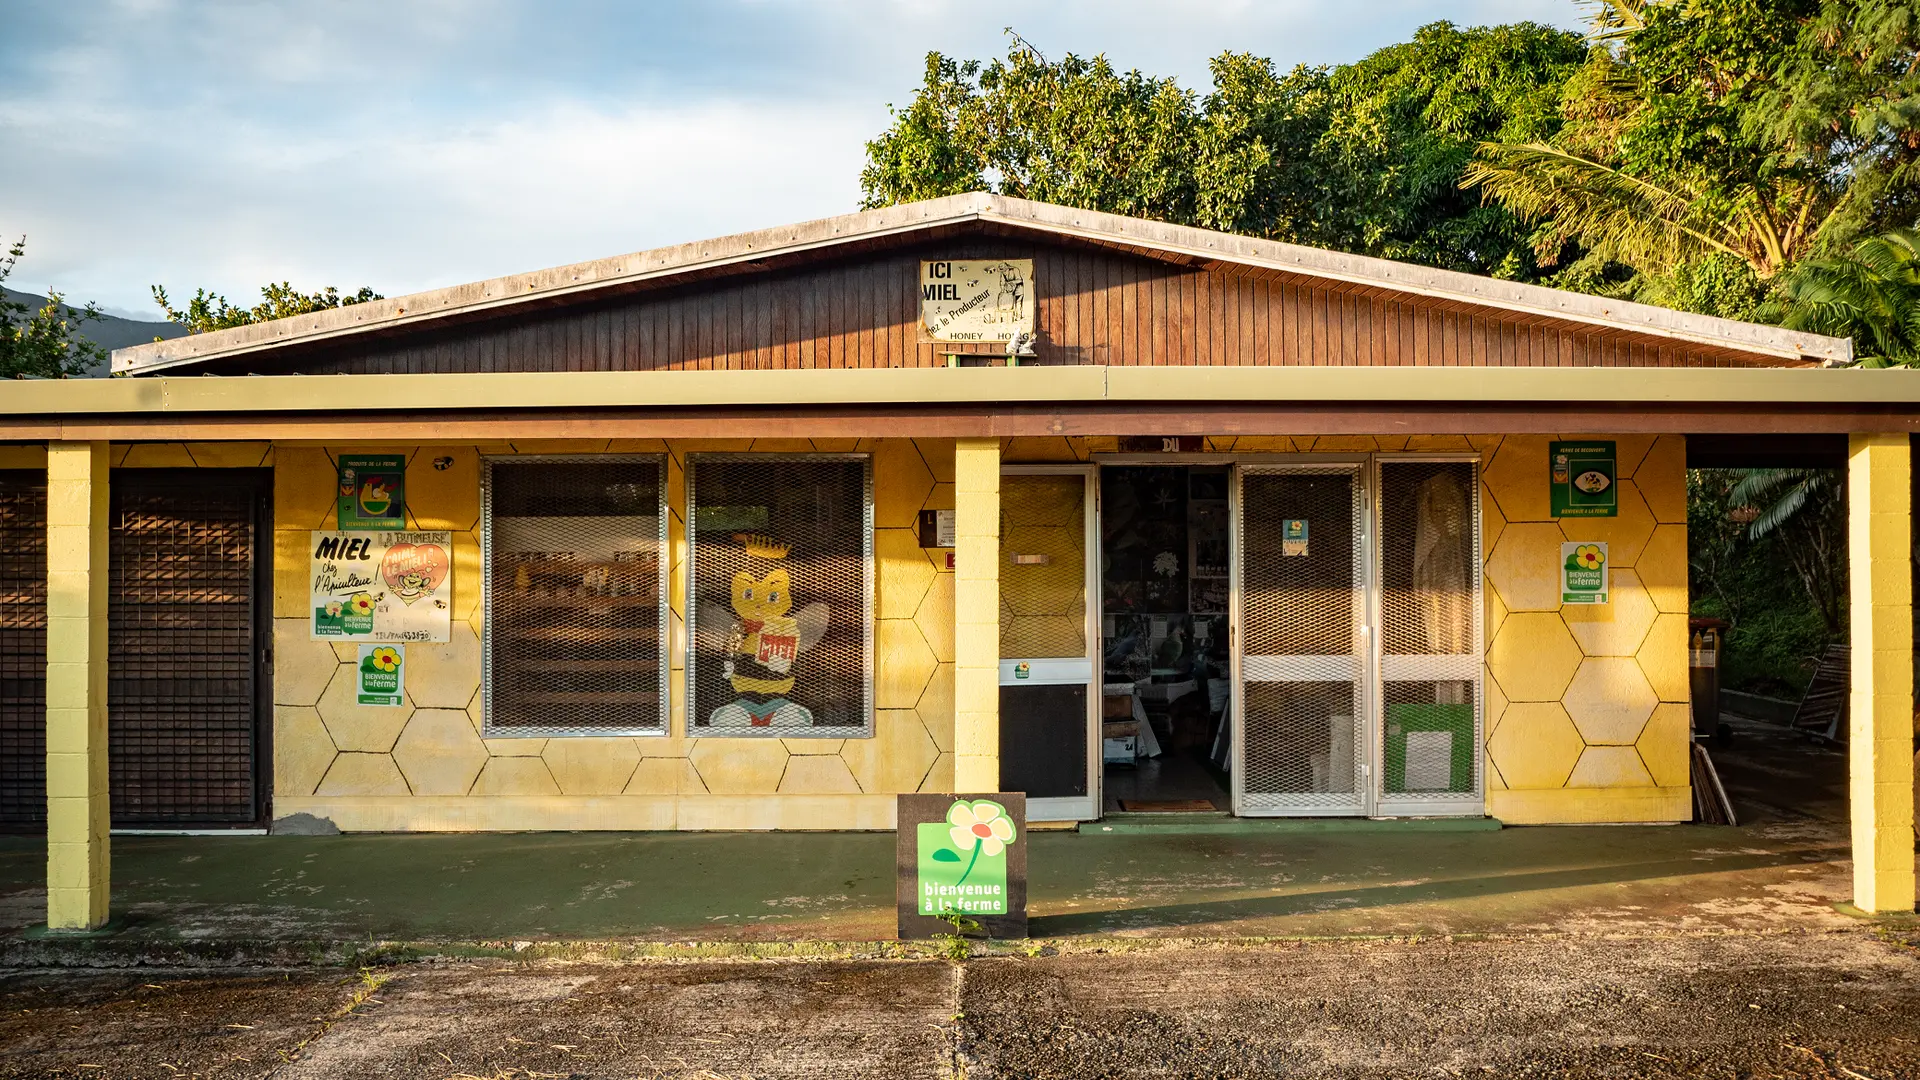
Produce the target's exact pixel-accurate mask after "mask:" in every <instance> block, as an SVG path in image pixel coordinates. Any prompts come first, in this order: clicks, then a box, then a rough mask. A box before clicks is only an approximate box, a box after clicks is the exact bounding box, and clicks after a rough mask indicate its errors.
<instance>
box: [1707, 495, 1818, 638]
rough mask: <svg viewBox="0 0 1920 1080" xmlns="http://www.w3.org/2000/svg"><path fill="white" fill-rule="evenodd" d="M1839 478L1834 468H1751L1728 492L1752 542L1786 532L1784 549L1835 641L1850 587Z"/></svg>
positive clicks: (1736, 517) (1731, 505)
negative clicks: (1843, 598) (1843, 597)
mask: <svg viewBox="0 0 1920 1080" xmlns="http://www.w3.org/2000/svg"><path fill="white" fill-rule="evenodd" d="M1837 476H1838V474H1837V473H1835V472H1834V471H1833V470H1831V469H1750V470H1748V471H1747V472H1746V474H1745V475H1744V476H1742V477H1740V479H1738V480H1736V481H1735V482H1734V485H1733V487H1732V488H1731V489H1729V490H1728V491H1727V506H1728V508H1729V510H1730V511H1731V516H1732V517H1733V518H1734V520H1736V521H1745V522H1746V523H1747V538H1748V539H1750V540H1759V539H1761V538H1762V537H1765V536H1768V535H1770V534H1773V533H1776V532H1777V533H1779V534H1781V535H1780V539H1781V541H1782V543H1781V544H1780V547H1781V549H1782V550H1783V551H1784V552H1785V554H1786V556H1787V561H1788V562H1789V563H1791V564H1792V566H1793V570H1794V573H1795V574H1797V575H1798V576H1799V578H1800V585H1801V587H1802V588H1803V589H1804V590H1805V591H1806V595H1807V599H1808V600H1809V601H1811V602H1812V603H1813V606H1814V608H1815V609H1816V610H1818V611H1819V612H1820V617H1821V619H1822V620H1823V621H1825V623H1826V625H1827V635H1828V637H1829V638H1830V639H1837V638H1838V637H1839V636H1840V632H1841V627H1840V594H1841V592H1842V590H1844V589H1845V588H1846V579H1845V569H1844V567H1843V565H1842V563H1841V551H1840V548H1841V545H1842V544H1843V543H1844V542H1845V534H1844V530H1843V529H1842V528H1841V527H1840V488H1839V484H1838V482H1837Z"/></svg>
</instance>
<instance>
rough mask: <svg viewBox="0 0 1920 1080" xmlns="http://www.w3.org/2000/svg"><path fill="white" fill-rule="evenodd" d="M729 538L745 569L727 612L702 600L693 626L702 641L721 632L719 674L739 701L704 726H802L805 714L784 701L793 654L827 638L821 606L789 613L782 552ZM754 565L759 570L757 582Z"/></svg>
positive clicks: (747, 536) (754, 538)
mask: <svg viewBox="0 0 1920 1080" xmlns="http://www.w3.org/2000/svg"><path fill="white" fill-rule="evenodd" d="M734 539H735V540H737V541H739V543H740V545H741V547H742V548H743V549H744V551H745V553H746V556H747V559H748V560H749V566H748V568H747V569H743V570H740V571H739V572H737V573H735V574H734V575H733V590H732V593H733V595H732V601H733V610H732V611H731V612H729V611H727V610H726V609H724V608H722V607H720V606H719V605H718V604H714V603H710V602H706V601H704V600H703V601H702V602H701V604H700V609H699V613H698V624H697V625H698V626H700V627H701V636H702V637H703V638H706V637H708V635H709V634H710V633H711V634H715V635H718V634H719V633H721V632H722V631H721V630H720V628H721V627H726V628H727V629H726V630H725V631H724V634H725V637H724V649H725V656H726V660H725V661H724V662H722V664H721V674H722V675H723V676H724V677H725V678H726V680H727V682H728V683H729V684H730V685H732V687H733V691H734V693H735V694H737V695H739V697H738V698H737V699H736V700H734V701H731V702H729V703H727V704H725V705H722V706H720V707H719V708H716V709H714V710H713V712H712V714H711V715H709V717H708V718H707V723H708V724H709V725H710V726H712V727H717V728H720V727H807V726H810V725H811V724H812V723H813V710H811V709H809V708H807V707H806V706H805V705H801V704H798V703H797V702H794V701H792V700H791V699H790V698H789V696H788V695H790V694H792V693H793V688H794V681H795V671H794V669H795V665H796V664H797V663H798V661H799V659H800V656H801V654H803V653H805V652H806V651H807V650H808V649H811V648H812V647H813V646H815V645H816V644H818V643H819V641H820V639H821V637H823V636H825V634H826V632H827V615H828V609H827V605H825V604H821V603H813V604H808V605H807V606H806V607H804V608H801V609H800V610H799V611H794V610H793V595H792V588H793V582H792V575H791V574H790V573H789V572H788V570H787V567H786V566H785V565H784V560H785V559H786V557H787V555H788V554H789V553H790V551H791V548H790V546H789V545H787V544H784V543H781V542H780V541H777V540H775V539H773V538H772V537H770V536H764V535H761V534H759V533H736V534H735V535H734ZM756 563H757V564H761V565H762V566H764V567H765V569H764V571H763V572H762V573H760V574H758V575H756V574H755V572H754V570H755V566H754V565H753V564H756ZM708 640H714V639H713V638H709V639H708ZM715 643H716V644H719V643H720V642H719V641H715Z"/></svg>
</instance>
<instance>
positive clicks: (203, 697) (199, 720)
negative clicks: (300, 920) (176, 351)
mask: <svg viewBox="0 0 1920 1080" xmlns="http://www.w3.org/2000/svg"><path fill="white" fill-rule="evenodd" d="M259 475H260V474H258V473H255V472H254V471H252V470H229V469H198V470H192V471H179V472H174V471H152V472H149V471H147V470H133V469H129V470H117V471H115V473H114V474H113V484H112V508H111V512H110V521H111V531H110V532H109V534H108V536H109V538H108V555H107V559H108V572H109V585H108V590H109V591H108V599H107V658H108V677H107V722H108V731H109V739H108V743H109V747H110V754H109V764H110V770H109V777H108V790H109V791H110V792H111V794H112V797H113V824H114V826H115V827H116V828H130V827H131V828H172V827H180V826H188V825H246V824H253V823H255V822H257V821H259V820H260V819H261V818H262V817H263V816H264V815H263V814H262V806H261V802H262V800H261V795H260V785H259V783H258V778H259V775H260V774H261V772H263V770H261V769H259V768H258V767H257V766H258V762H259V761H260V760H262V758H263V754H262V750H263V749H264V747H263V740H262V738H261V737H260V736H261V732H260V728H261V724H260V722H259V721H260V716H261V713H262V711H263V710H262V709H261V708H260V706H259V703H258V698H259V696H260V695H259V693H258V690H259V679H258V676H257V672H258V670H259V666H260V665H259V658H260V657H259V641H260V639H261V634H260V629H261V627H260V622H259V612H258V610H257V598H258V597H259V596H260V595H262V593H263V592H264V590H263V589H262V588H261V586H260V582H259V580H258V578H259V576H260V571H261V560H260V558H259V541H260V536H261V534H262V533H261V528H262V506H261V502H262V491H263V488H264V485H263V484H261V483H260V482H259V479H258V478H259Z"/></svg>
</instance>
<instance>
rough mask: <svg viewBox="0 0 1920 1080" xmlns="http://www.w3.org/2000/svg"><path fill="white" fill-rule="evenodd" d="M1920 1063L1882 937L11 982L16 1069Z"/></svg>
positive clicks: (1234, 1068) (1919, 983) (1897, 1070)
mask: <svg viewBox="0 0 1920 1080" xmlns="http://www.w3.org/2000/svg"><path fill="white" fill-rule="evenodd" d="M1915 1075H1920V953H1917V952H1916V951H1915V950H1913V949H1912V948H1908V947H1903V946H1902V945H1900V944H1898V943H1896V942H1892V941H1887V940H1882V939H1881V938H1879V937H1877V936H1875V935H1873V934H1870V933H1868V932H1866V931H1864V930H1861V929H1855V930H1852V931H1843V932H1836V933H1826V934H1766V935H1749V934H1716V935H1705V934H1660V935H1649V936H1627V937H1621V936H1607V937H1597V936H1596V937H1580V938H1563V937H1558V936H1553V937H1543V936H1537V935H1521V936H1517V937H1508V938H1502V939H1478V940H1471V941H1447V940H1444V939H1426V940H1423V941H1405V940H1395V941H1379V940H1358V939H1344V940H1338V941H1319V942H1284V943H1272V942H1270V943H1262V944H1222V943H1194V942H1162V941H1141V942H1131V943H1117V947H1116V943H1113V942H1108V943H1107V944H1106V945H1105V946H1101V947H1084V946H1076V945H1067V946H1065V947H1063V948H1060V949H1057V950H1056V949H1049V950H1047V951H1046V953H1045V954H1044V955H1039V956H1031V957H1029V956H1018V955H1016V956H1009V957H998V958H993V959H974V960H970V961H967V962H966V963H964V964H950V963H946V962H942V961H939V960H926V959H922V960H875V959H868V960H811V961H758V962H753V961H746V962H743V961H740V960H720V961H695V962H675V961H661V960H650V961H639V962H633V963H621V964H608V963H579V962H554V961H539V962H512V961H485V962H462V963H435V964H412V965H404V966H399V967H391V968H384V969H379V970H373V971H366V972H362V973H359V974H348V973H342V972H340V971H338V970H337V969H335V970H326V969H318V968H303V969H299V970H295V971H290V972H286V973H278V974H273V975H263V974H247V973H242V974H237V975H236V974H222V975H217V976H206V975H199V976H182V975H179V974H166V973H149V972H139V973H109V974H105V975H102V974H97V973H94V974H89V973H78V972H71V971H68V972H60V973H39V974H34V975H26V976H15V977H12V978H4V977H0V1080H10V1078H14V1077H19V1078H22V1080H25V1078H29V1077H31V1078H36V1080H38V1078H42V1077H75V1078H77V1077H89V1078H95V1080H136V1078H137V1080H153V1078H160V1077H166V1078H169V1080H179V1078H181V1077H202V1078H208V1077H222V1078H241V1077H249V1078H251V1077H268V1076H272V1077H280V1078H286V1080H298V1078H307V1077H311V1078H316V1080H318V1078H324V1080H361V1078H366V1080H372V1078H376V1077H397V1076H404V1077H423V1078H431V1080H482V1078H485V1080H527V1078H531V1077H553V1078H556V1080H557V1078H560V1077H569V1078H577V1080H598V1078H607V1080H612V1078H620V1080H631V1078H633V1077H650V1078H665V1077H673V1078H686V1080H694V1078H699V1080H718V1078H721V1077H727V1078H732V1077H805V1076H823V1077H824V1076H831V1077H876V1078H886V1080H912V1078H927V1080H934V1078H938V1080H951V1078H953V1077H957V1076H965V1077H968V1078H970V1080H986V1078H995V1077H1007V1078H1013V1077H1022V1078H1033V1080H1040V1078H1060V1080H1068V1078H1072V1080H1079V1078H1084V1077H1114V1078H1117V1077H1141V1078H1147V1077H1156V1078H1164V1077H1256V1076H1261V1077H1265V1076H1288V1077H1329V1078H1347V1080H1353V1078H1363V1077H1365V1078H1372V1077H1381V1078H1385V1077H1396V1078H1397V1077H1408V1076H1502V1077H1505V1076H1556V1077H1612V1078H1637V1077H1650V1078H1651V1077H1657V1078H1662V1080H1665V1078H1680V1077H1688V1078H1693V1077H1726V1076H1731V1077H1760V1076H1765V1077H1801V1078H1814V1077H1819V1078H1825V1080H1840V1078H1843V1077H1851V1078H1855V1080H1861V1078H1864V1080H1892V1078H1895V1077H1911V1076H1915Z"/></svg>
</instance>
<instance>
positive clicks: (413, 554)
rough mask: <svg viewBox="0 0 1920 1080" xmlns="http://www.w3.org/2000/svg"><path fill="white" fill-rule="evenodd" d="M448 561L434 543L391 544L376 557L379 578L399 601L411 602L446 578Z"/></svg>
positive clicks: (438, 546)
mask: <svg viewBox="0 0 1920 1080" xmlns="http://www.w3.org/2000/svg"><path fill="white" fill-rule="evenodd" d="M451 564H452V560H450V559H449V558H448V557H447V549H446V548H444V547H441V546H440V545H438V544H395V545H393V546H392V547H389V548H388V549H387V553H386V555H385V556H384V557H383V558H382V559H381V560H380V577H381V579H382V580H383V581H385V582H386V583H387V590H388V591H389V592H391V593H392V594H393V595H394V596H395V597H396V598H398V599H399V600H400V602H401V603H403V604H412V603H413V602H414V601H415V600H418V599H420V598H421V597H423V596H431V595H433V591H434V590H435V589H438V588H439V587H440V583H441V582H442V581H445V580H446V577H447V569H448V567H449V566H450V565H451Z"/></svg>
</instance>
